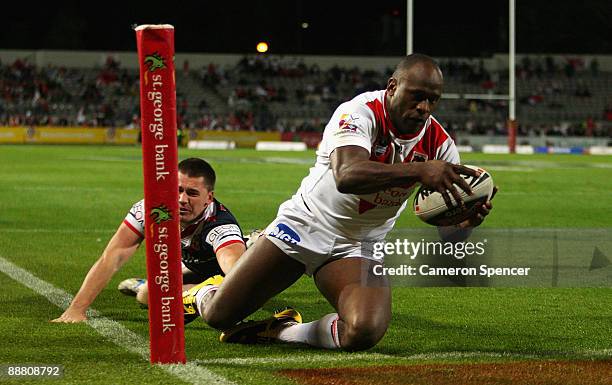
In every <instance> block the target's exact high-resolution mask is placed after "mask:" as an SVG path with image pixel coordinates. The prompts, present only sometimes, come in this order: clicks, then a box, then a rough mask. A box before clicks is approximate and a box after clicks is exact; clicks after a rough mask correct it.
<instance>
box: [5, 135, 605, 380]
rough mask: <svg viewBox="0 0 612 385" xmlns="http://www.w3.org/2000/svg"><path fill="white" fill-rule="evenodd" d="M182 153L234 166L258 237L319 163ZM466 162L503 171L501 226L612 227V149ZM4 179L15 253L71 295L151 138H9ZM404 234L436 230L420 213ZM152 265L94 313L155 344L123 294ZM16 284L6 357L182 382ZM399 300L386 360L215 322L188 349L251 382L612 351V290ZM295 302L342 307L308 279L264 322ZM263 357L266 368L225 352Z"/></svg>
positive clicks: (307, 310)
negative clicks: (259, 337)
mask: <svg viewBox="0 0 612 385" xmlns="http://www.w3.org/2000/svg"><path fill="white" fill-rule="evenodd" d="M179 156H180V158H185V157H188V156H203V157H205V158H207V159H208V160H209V161H210V162H211V163H212V165H213V166H214V168H215V169H216V171H217V174H218V183H217V188H216V190H217V197H218V198H219V199H220V200H221V201H222V202H223V203H225V204H226V205H227V206H228V207H230V208H231V210H232V211H233V212H234V214H235V215H236V216H237V217H238V219H239V221H240V222H241V225H242V227H243V229H244V230H245V231H246V230H249V229H252V228H259V227H263V226H265V225H267V223H268V222H269V221H271V220H272V219H273V218H274V216H275V214H276V210H277V208H278V205H279V204H280V203H282V202H283V201H284V200H285V199H287V198H288V197H290V196H291V195H292V194H293V192H294V191H295V190H296V188H297V187H298V185H299V182H300V180H301V179H302V178H303V177H304V175H306V173H307V172H308V168H309V167H311V165H312V162H313V161H314V153H313V152H308V153H262V152H255V151H251V150H236V151H232V152H226V151H207V152H201V151H187V150H181V151H180V154H179ZM463 162H464V163H468V164H476V165H479V166H482V167H485V168H487V169H489V171H491V173H492V175H493V177H494V180H495V182H496V184H497V185H499V187H500V192H499V194H498V196H497V197H496V198H495V200H494V206H495V208H494V211H493V213H492V214H491V216H490V217H489V218H488V219H487V221H486V223H485V225H483V226H485V227H486V228H490V229H494V228H517V229H524V228H533V229H541V228H611V227H612V219H611V217H610V213H612V199H611V198H612V157H589V156H570V155H557V156H551V155H533V156H520V155H513V156H508V155H482V154H467V155H465V156H464V157H463ZM0 175H1V177H2V180H1V182H0V256H1V257H3V258H5V259H8V260H10V261H11V262H13V263H14V264H16V265H18V266H20V267H22V268H24V269H27V270H29V271H30V272H32V273H33V274H34V275H36V276H37V277H39V278H41V279H43V280H45V281H47V282H49V283H51V284H53V285H55V286H56V287H58V288H61V289H63V290H65V291H67V292H69V293H71V294H74V293H76V291H77V290H78V288H79V286H80V284H81V282H82V279H83V277H84V275H85V273H86V272H87V270H88V269H89V267H90V266H91V264H92V263H93V262H94V261H95V260H96V259H97V257H98V256H99V254H100V253H101V251H102V249H103V248H104V246H105V244H106V242H107V241H108V239H109V237H110V236H111V235H112V233H113V231H114V229H115V228H116V227H117V225H118V224H119V223H120V222H121V220H122V219H123V216H124V215H125V213H126V212H127V210H128V209H129V208H130V207H131V205H132V204H133V203H134V202H135V201H137V200H138V199H140V197H141V194H142V175H141V166H140V149H139V148H136V147H97V146H25V145H24V146H0ZM397 227H398V228H400V229H403V228H415V227H419V228H421V227H422V228H425V227H427V225H425V224H423V223H422V222H420V221H419V220H418V219H417V218H415V217H414V216H413V215H412V214H410V212H409V211H407V212H406V213H405V214H404V215H402V217H401V218H400V220H399V221H398V224H397ZM606 253H607V251H606ZM608 257H610V255H608ZM611 268H612V267H607V269H611ZM143 273H144V248H141V249H140V250H139V251H138V253H137V255H136V256H135V257H134V258H133V259H132V260H131V261H130V262H128V264H127V265H126V266H125V267H124V268H123V270H122V271H121V272H120V273H118V274H117V275H116V277H115V278H114V279H113V280H112V282H111V284H110V285H109V287H108V288H107V289H106V290H104V291H103V292H102V294H101V295H100V297H99V298H98V299H97V300H96V302H95V303H94V305H93V307H94V308H95V309H97V310H98V311H100V312H101V314H102V315H103V316H105V317H108V318H110V319H113V320H116V321H119V322H120V323H121V324H122V325H123V326H125V327H127V328H128V329H130V330H132V331H133V332H135V333H137V334H139V335H142V336H143V337H147V335H148V331H147V330H148V325H147V313H146V311H143V310H142V309H140V308H139V307H138V306H137V305H136V304H135V302H134V300H133V299H132V298H129V297H125V296H121V295H120V294H119V293H118V292H117V291H116V289H115V287H116V285H117V284H118V282H120V281H121V280H122V279H124V278H126V277H130V276H135V275H142V274H143ZM609 274H611V273H610V270H608V276H609ZM608 282H609V281H608ZM0 285H1V287H2V290H1V291H0V303H1V304H2V311H0V341H2V343H0V364H23V363H45V364H62V365H64V366H65V377H64V378H63V380H61V382H62V383H74V384H90V383H91V384H102V383H138V384H158V383H159V384H168V383H179V381H178V380H177V379H176V378H173V377H171V376H170V375H169V374H167V373H166V372H164V371H162V370H161V369H159V368H157V367H152V366H150V365H149V364H148V363H147V362H146V361H144V360H142V359H141V358H140V357H139V356H136V355H134V354H131V353H129V352H127V351H126V350H124V349H122V348H119V347H117V346H115V345H114V344H112V343H111V342H109V341H107V340H105V338H103V337H101V336H100V335H98V334H97V333H96V332H95V331H94V330H93V329H92V328H90V327H89V326H87V325H85V324H78V325H64V324H51V323H49V322H48V320H50V319H52V318H55V317H57V316H58V315H59V314H61V311H60V310H59V309H58V308H57V307H56V306H55V305H53V304H51V303H49V302H48V301H47V300H46V299H45V298H43V297H41V296H39V295H37V294H36V293H34V292H33V291H31V290H29V289H27V288H25V287H24V286H22V285H20V284H18V283H16V282H15V281H13V280H11V279H10V278H8V277H7V276H6V275H4V274H0ZM393 297H394V304H393V321H392V324H391V326H390V328H389V331H388V332H387V334H386V336H385V338H384V339H383V340H382V341H381V342H380V344H379V345H377V346H376V347H375V348H373V349H372V350H371V355H370V356H368V355H365V356H351V355H346V354H339V353H333V352H322V351H318V350H312V349H304V348H296V347H294V346H280V345H277V346H256V347H245V346H228V345H222V344H220V343H218V342H217V337H218V334H217V332H215V331H213V330H211V329H210V328H208V327H206V326H205V325H204V324H202V323H200V322H194V323H193V324H190V325H188V326H187V328H186V346H187V355H188V357H189V359H190V360H196V361H197V362H200V363H201V365H203V366H206V367H207V368H210V369H211V370H212V371H214V372H215V373H217V374H219V375H222V376H224V377H226V378H228V379H230V380H232V381H234V382H235V383H238V384H267V383H271V382H272V381H274V383H276V384H291V383H293V382H291V381H290V380H288V379H286V378H284V377H277V376H276V375H275V372H274V371H275V370H276V369H278V368H305V367H337V366H346V365H349V366H364V365H383V364H397V363H406V362H408V363H414V362H439V361H482V360H503V359H520V358H521V357H526V358H530V359H535V358H551V357H560V358H592V359H602V358H607V359H610V354H611V353H610V348H612V290H611V289H610V288H609V287H607V288H537V289H536V288H452V287H449V288H409V287H400V288H396V289H395V290H394V295H393ZM285 304H291V305H293V306H295V307H296V308H299V310H300V311H302V313H303V314H304V318H305V320H306V321H311V320H314V319H316V318H318V317H320V316H321V315H322V314H326V313H327V312H330V310H331V308H330V306H329V305H328V304H327V303H326V302H325V301H324V300H323V298H322V297H321V296H319V295H318V294H316V289H315V288H314V285H313V284H312V281H311V280H310V279H307V278H303V279H301V280H300V281H299V282H298V283H297V284H296V285H295V286H293V287H292V288H290V289H289V290H287V291H286V292H284V293H282V294H281V295H279V296H278V297H277V298H275V299H273V300H271V301H270V303H268V304H267V305H266V307H265V309H264V310H263V311H260V312H259V313H257V314H256V315H255V317H256V318H259V317H263V316H265V315H267V314H268V313H269V312H270V311H271V310H272V309H274V308H275V307H280V306H283V305H285ZM440 352H466V356H465V357H463V356H461V355H454V356H453V355H450V356H447V357H445V356H444V355H440V354H438V353H440ZM469 353H474V356H473V357H472V356H470V355H469ZM480 353H501V354H510V355H508V356H507V357H501V358H499V357H496V356H494V355H487V354H480ZM381 355H392V356H397V358H392V357H391V358H389V357H387V356H381ZM252 357H256V358H258V361H256V362H253V363H251V364H249V363H248V362H246V363H245V362H244V361H236V360H233V361H225V362H222V361H216V362H214V361H213V362H211V361H210V360H212V359H224V358H226V359H235V358H252ZM347 357H348V358H347ZM401 357H409V358H408V359H406V358H401ZM410 357H412V358H410ZM246 361H248V360H246ZM5 380H6V379H5V378H0V382H3V383H4V382H6V381H5ZM40 381H41V380H35V379H34V380H28V381H15V382H14V383H29V382H31V383H40ZM47 382H53V381H51V380H48V381H47ZM9 383H10V382H9Z"/></svg>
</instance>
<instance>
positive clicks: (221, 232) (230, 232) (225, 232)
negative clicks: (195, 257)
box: [206, 224, 242, 245]
mask: <svg viewBox="0 0 612 385" xmlns="http://www.w3.org/2000/svg"><path fill="white" fill-rule="evenodd" d="M228 237H233V238H236V237H238V238H242V232H241V231H240V228H239V227H238V226H237V225H234V224H228V225H221V226H217V227H215V228H214V229H212V230H210V231H209V232H208V235H206V242H207V243H208V244H209V245H216V243H217V242H219V241H221V240H223V239H225V238H228Z"/></svg>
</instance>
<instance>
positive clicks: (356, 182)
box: [331, 146, 478, 207]
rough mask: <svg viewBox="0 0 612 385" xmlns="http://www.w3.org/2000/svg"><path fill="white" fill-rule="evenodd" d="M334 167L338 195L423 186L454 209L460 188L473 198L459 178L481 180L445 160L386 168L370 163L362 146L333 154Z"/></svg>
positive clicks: (385, 165)
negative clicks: (463, 175) (470, 177)
mask: <svg viewBox="0 0 612 385" xmlns="http://www.w3.org/2000/svg"><path fill="white" fill-rule="evenodd" d="M331 167H332V171H333V173H334V178H335V180H336V187H337V188H338V191H339V192H341V193H345V194H369V193H374V192H378V191H381V190H384V189H386V188H389V187H397V186H403V185H407V184H412V183H415V182H419V183H421V184H422V185H424V186H426V187H429V188H431V189H433V190H435V191H438V192H440V193H441V194H442V195H443V196H444V200H445V201H446V202H447V204H449V205H450V206H449V207H451V206H452V205H451V200H450V197H449V195H448V192H447V191H449V192H450V193H451V194H453V196H454V198H455V200H456V201H458V202H460V201H462V199H461V196H460V194H459V191H457V189H456V188H455V186H453V183H455V184H457V185H458V186H459V187H460V188H461V189H462V190H464V191H465V192H466V193H468V194H471V193H472V191H471V189H470V186H469V185H468V184H467V183H466V181H465V180H464V179H463V178H462V177H461V176H460V175H459V174H466V175H473V176H478V172H477V171H475V170H472V169H470V168H467V167H464V166H461V165H459V164H452V163H449V162H445V161H442V160H430V161H427V162H409V163H395V164H385V163H379V162H374V161H371V160H370V153H369V152H368V151H367V150H366V149H365V148H363V147H360V146H342V147H338V148H336V149H335V150H334V151H333V152H332V154H331Z"/></svg>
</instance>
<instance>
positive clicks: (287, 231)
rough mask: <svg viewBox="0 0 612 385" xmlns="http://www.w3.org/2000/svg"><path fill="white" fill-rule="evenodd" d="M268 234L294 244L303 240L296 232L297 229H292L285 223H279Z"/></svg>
mask: <svg viewBox="0 0 612 385" xmlns="http://www.w3.org/2000/svg"><path fill="white" fill-rule="evenodd" d="M268 235H269V236H271V237H274V238H278V239H280V240H281V241H284V242H289V243H292V244H294V245H296V244H298V243H300V241H301V239H300V236H299V235H298V234H297V233H296V232H295V230H293V229H291V228H290V227H289V226H287V225H286V224H284V223H278V224H277V225H276V227H275V228H274V229H272V230H271V231H270V232H269V233H268Z"/></svg>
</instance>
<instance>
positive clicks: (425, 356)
mask: <svg viewBox="0 0 612 385" xmlns="http://www.w3.org/2000/svg"><path fill="white" fill-rule="evenodd" d="M474 357H485V358H523V359H533V358H540V357H539V356H537V355H532V354H517V353H492V352H437V353H420V354H413V355H410V356H395V355H390V354H381V353H329V354H321V353H319V354H309V355H305V354H291V355H288V356H286V357H241V358H211V359H204V360H194V362H197V363H198V364H203V365H206V364H213V365H214V364H217V365H247V366H248V365H253V364H260V365H262V364H283V363H290V364H298V363H312V362H325V363H328V362H344V361H356V360H368V361H369V362H373V361H384V360H401V361H420V360H435V359H461V358H474Z"/></svg>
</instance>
